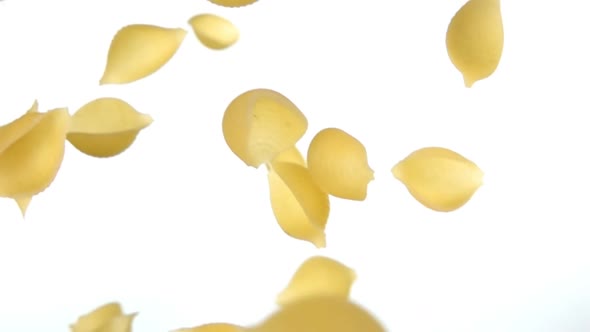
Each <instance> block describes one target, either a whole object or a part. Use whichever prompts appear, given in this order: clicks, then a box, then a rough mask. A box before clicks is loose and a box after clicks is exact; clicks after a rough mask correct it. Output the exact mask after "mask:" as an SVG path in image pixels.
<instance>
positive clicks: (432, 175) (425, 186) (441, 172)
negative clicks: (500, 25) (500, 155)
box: [391, 147, 484, 212]
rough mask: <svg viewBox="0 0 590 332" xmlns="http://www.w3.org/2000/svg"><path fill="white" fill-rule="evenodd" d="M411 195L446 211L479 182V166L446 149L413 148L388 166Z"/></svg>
mask: <svg viewBox="0 0 590 332" xmlns="http://www.w3.org/2000/svg"><path fill="white" fill-rule="evenodd" d="M391 171H392V173H393V175H394V177H395V178H397V179H398V180H399V181H401V182H402V183H403V184H404V185H405V186H406V188H407V189H408V191H409V192H410V194H411V195H412V196H414V198H415V199H416V200H417V201H418V202H420V203H421V204H423V205H424V206H426V207H427V208H430V209H432V210H435V211H440V212H449V211H453V210H456V209H458V208H460V207H461V206H463V205H464V204H465V203H467V202H468V201H469V200H470V199H471V197H472V196H473V194H474V193H475V192H476V191H477V189H479V187H480V186H481V185H482V183H483V176H484V173H483V172H482V170H481V169H479V167H478V166H477V165H476V164H475V163H473V162H472V161H470V160H468V159H467V158H465V157H463V156H462V155H460V154H458V153H456V152H453V151H451V150H449V149H445V148H441V147H428V148H423V149H420V150H417V151H415V152H413V153H411V154H410V155H409V156H407V157H406V158H405V159H404V160H402V161H400V162H399V163H398V164H397V165H395V166H394V167H393V168H392V170H391Z"/></svg>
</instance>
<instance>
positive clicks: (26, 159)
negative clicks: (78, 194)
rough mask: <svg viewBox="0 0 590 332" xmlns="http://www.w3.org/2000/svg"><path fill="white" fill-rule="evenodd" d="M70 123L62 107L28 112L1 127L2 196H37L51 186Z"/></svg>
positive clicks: (0, 183) (0, 169) (58, 165)
mask: <svg viewBox="0 0 590 332" xmlns="http://www.w3.org/2000/svg"><path fill="white" fill-rule="evenodd" d="M29 121H31V122H30V123H29ZM69 124H70V114H69V113H68V110H67V109H66V108H61V109H55V110H52V111H49V112H46V113H36V112H27V113H26V114H25V115H23V117H21V118H20V119H18V120H16V121H14V122H12V123H10V124H8V125H6V126H3V127H2V128H0V196H2V197H11V198H20V197H27V196H34V195H36V194H38V193H40V192H42V191H44V190H45V189H47V187H49V185H50V184H51V183H52V182H53V180H54V179H55V177H56V175H57V172H58V170H59V168H60V167H61V163H62V161H63V157H64V150H65V141H66V133H67V130H68V128H69ZM13 125H14V126H16V127H18V128H16V129H14V128H11V126H13ZM25 129H27V131H25ZM7 133H8V134H7Z"/></svg>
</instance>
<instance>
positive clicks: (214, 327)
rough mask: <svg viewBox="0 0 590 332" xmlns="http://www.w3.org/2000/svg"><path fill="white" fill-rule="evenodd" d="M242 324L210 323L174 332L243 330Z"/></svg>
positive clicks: (229, 331) (240, 331)
mask: <svg viewBox="0 0 590 332" xmlns="http://www.w3.org/2000/svg"><path fill="white" fill-rule="evenodd" d="M242 331H244V330H243V329H242V328H241V327H240V326H237V325H233V324H228V323H210V324H205V325H201V326H197V327H193V328H188V329H179V330H175V331H173V332H242Z"/></svg>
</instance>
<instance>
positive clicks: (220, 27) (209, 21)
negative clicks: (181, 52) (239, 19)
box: [188, 14, 240, 50]
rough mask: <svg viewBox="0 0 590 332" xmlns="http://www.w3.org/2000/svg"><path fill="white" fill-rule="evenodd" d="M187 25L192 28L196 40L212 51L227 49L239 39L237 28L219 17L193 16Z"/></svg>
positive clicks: (208, 15) (210, 15)
mask: <svg viewBox="0 0 590 332" xmlns="http://www.w3.org/2000/svg"><path fill="white" fill-rule="evenodd" d="M188 23H189V24H190V26H191V27H192V28H193V32H194V33H195V35H196V37H197V39H199V41H200V42H201V43H202V44H203V45H205V46H206V47H208V48H210V49H213V50H222V49H225V48H228V47H230V46H232V45H233V44H235V43H236V42H237V41H238V39H239V38H240V31H239V30H238V28H237V27H236V26H235V25H234V24H233V23H232V22H230V21H229V20H227V19H225V18H223V17H221V16H217V15H213V14H199V15H195V16H193V17H192V18H191V19H190V20H189V21H188Z"/></svg>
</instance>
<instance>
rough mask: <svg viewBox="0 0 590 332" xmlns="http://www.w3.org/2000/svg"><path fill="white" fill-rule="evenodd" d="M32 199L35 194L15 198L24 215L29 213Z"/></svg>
mask: <svg viewBox="0 0 590 332" xmlns="http://www.w3.org/2000/svg"><path fill="white" fill-rule="evenodd" d="M32 200H33V196H31V195H28V196H21V197H15V198H14V201H15V202H16V204H17V205H18V208H19V210H20V213H21V214H22V215H23V217H24V216H25V215H26V214H27V209H28V208H29V205H30V204H31V201H32Z"/></svg>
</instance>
